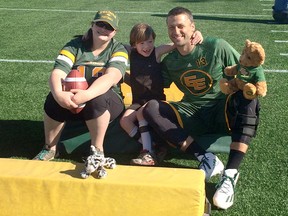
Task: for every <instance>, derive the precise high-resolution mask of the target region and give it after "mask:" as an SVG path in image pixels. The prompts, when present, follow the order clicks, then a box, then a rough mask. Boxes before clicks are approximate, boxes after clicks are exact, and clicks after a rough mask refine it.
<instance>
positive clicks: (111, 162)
mask: <svg viewBox="0 0 288 216" xmlns="http://www.w3.org/2000/svg"><path fill="white" fill-rule="evenodd" d="M91 152H96V148H95V147H94V146H91ZM115 167H116V161H115V159H114V158H110V157H107V158H105V157H103V156H101V155H99V154H92V155H90V156H89V157H87V159H86V160H85V170H83V171H82V172H81V173H80V175H81V177H82V178H84V179H86V178H88V177H89V176H90V175H91V174H92V173H94V172H96V178H98V179H102V178H105V177H106V176H107V171H106V170H105V168H108V169H114V168H115Z"/></svg>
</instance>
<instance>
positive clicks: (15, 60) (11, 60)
mask: <svg viewBox="0 0 288 216" xmlns="http://www.w3.org/2000/svg"><path fill="white" fill-rule="evenodd" d="M0 62H16V63H48V64H51V63H54V61H47V60H24V59H0Z"/></svg>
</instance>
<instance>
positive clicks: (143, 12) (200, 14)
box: [0, 8, 271, 17]
mask: <svg viewBox="0 0 288 216" xmlns="http://www.w3.org/2000/svg"><path fill="white" fill-rule="evenodd" d="M0 10H8V11H44V12H67V13H71V12H72V13H95V11H89V10H62V9H40V8H39V9H37V8H26V9H25V8H0ZM115 12H116V13H119V14H163V15H167V13H163V12H157V11H156V12H155V11H115ZM193 15H194V16H205V15H206V16H207V15H208V16H211V15H213V16H229V17H267V16H269V17H270V16H271V15H270V14H269V15H253V14H251V15H249V14H213V13H193Z"/></svg>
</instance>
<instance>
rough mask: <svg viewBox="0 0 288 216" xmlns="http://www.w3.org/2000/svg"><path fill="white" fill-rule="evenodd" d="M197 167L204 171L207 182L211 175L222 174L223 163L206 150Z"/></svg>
mask: <svg viewBox="0 0 288 216" xmlns="http://www.w3.org/2000/svg"><path fill="white" fill-rule="evenodd" d="M199 169H200V170H203V171H204V172H205V181H206V182H208V181H209V179H210V178H211V177H212V176H215V175H217V174H222V172H223V170H224V165H223V163H222V162H221V161H220V160H219V158H218V157H217V156H216V155H214V154H213V153H210V152H208V153H206V154H205V155H203V156H202V158H201V161H200V164H199Z"/></svg>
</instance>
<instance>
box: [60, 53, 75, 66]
mask: <svg viewBox="0 0 288 216" xmlns="http://www.w3.org/2000/svg"><path fill="white" fill-rule="evenodd" d="M60 54H61V55H64V56H66V57H68V58H69V59H71V61H72V62H73V63H74V62H75V55H73V54H72V53H71V52H69V51H68V50H61V51H60Z"/></svg>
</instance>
